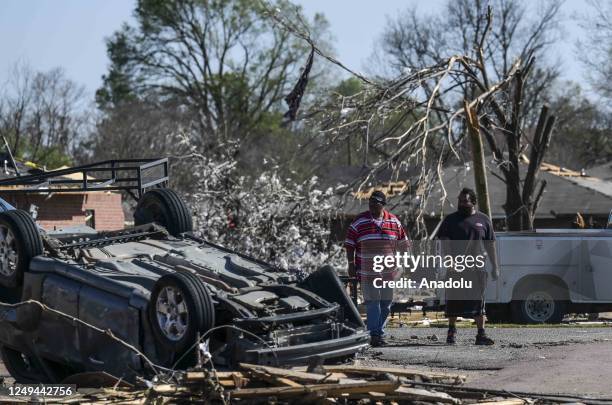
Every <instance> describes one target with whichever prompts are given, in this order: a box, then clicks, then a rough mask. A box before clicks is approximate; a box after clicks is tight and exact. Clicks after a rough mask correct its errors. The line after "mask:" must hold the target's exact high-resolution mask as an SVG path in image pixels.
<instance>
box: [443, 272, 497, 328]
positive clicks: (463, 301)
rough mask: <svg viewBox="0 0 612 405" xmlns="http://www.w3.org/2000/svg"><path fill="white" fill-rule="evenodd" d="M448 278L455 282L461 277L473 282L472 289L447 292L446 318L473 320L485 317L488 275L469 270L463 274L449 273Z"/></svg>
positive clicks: (449, 290) (448, 290)
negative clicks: (458, 317)
mask: <svg viewBox="0 0 612 405" xmlns="http://www.w3.org/2000/svg"><path fill="white" fill-rule="evenodd" d="M448 277H452V278H453V280H457V278H458V277H461V278H463V279H464V280H469V281H472V288H464V289H447V290H446V309H445V315H446V317H456V316H461V317H464V318H473V317H476V316H480V315H484V314H485V288H486V286H487V273H486V272H484V271H480V270H467V271H464V272H462V273H457V272H455V271H449V272H448Z"/></svg>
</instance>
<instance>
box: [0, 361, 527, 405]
mask: <svg viewBox="0 0 612 405" xmlns="http://www.w3.org/2000/svg"><path fill="white" fill-rule="evenodd" d="M314 367H315V368H316V369H317V370H318V371H320V372H321V373H322V374H319V373H314V372H308V371H306V370H307V369H308V368H307V367H299V368H293V369H284V368H278V367H270V366H262V365H255V364H244V363H241V364H240V366H239V368H240V369H239V370H236V371H214V370H207V369H192V370H189V371H181V372H175V373H174V374H173V375H171V376H167V378H160V379H159V380H157V381H145V380H143V381H142V384H141V386H140V387H138V386H137V387H130V386H126V385H120V384H114V385H109V386H108V387H107V388H100V389H86V390H79V392H78V394H76V395H74V396H72V397H68V398H63V399H59V400H57V401H56V402H54V403H62V404H76V403H79V404H81V403H101V404H108V403H119V404H127V403H129V404H146V403H155V404H162V403H202V404H204V403H205V404H228V403H240V404H255V403H276V404H281V403H283V404H292V403H296V404H297V403H325V404H332V403H343V404H349V403H354V404H374V403H381V404H382V403H391V404H402V403H417V402H418V403H420V404H434V403H435V404H471V403H478V404H491V403H495V404H505V405H513V404H517V405H518V404H528V403H534V402H535V401H533V400H530V399H528V398H523V397H520V398H519V397H518V396H517V395H515V394H511V393H507V392H506V393H500V392H498V391H494V392H491V393H489V392H488V391H487V390H479V389H474V388H469V387H464V386H463V383H464V382H465V376H461V375H454V374H448V373H439V372H428V371H421V370H410V369H404V368H384V367H364V366H357V365H340V366H321V365H318V364H317V365H315V366H314ZM109 381H110V380H109ZM169 381H173V382H171V383H170V382H169ZM4 399H6V398H2V396H0V402H2V403H3V400H4ZM24 400H25V402H32V401H34V402H35V401H36V399H35V398H27V399H26V398H24Z"/></svg>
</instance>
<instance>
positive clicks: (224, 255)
mask: <svg viewBox="0 0 612 405" xmlns="http://www.w3.org/2000/svg"><path fill="white" fill-rule="evenodd" d="M125 162H128V163H129V164H128V165H126V164H125ZM122 164H123V165H122ZM155 164H158V165H164V166H163V167H164V168H165V170H164V173H165V175H164V176H158V178H154V179H152V180H151V179H148V180H146V179H143V178H141V175H142V173H143V172H144V169H146V168H149V167H154V165H155ZM106 167H109V169H108V170H109V172H111V173H112V175H109V176H108V178H98V179H97V180H96V181H97V182H98V183H97V184H96V183H93V184H92V180H91V179H89V180H84V182H85V181H89V184H87V183H85V184H77V185H76V186H75V183H74V181H72V182H71V183H70V184H69V186H66V187H69V188H64V189H62V188H61V187H62V183H61V180H58V179H61V176H62V175H64V174H65V172H66V170H62V171H58V172H45V173H44V174H38V175H31V176H22V177H20V178H19V179H12V180H11V179H9V180H10V181H8V182H7V181H6V180H2V181H0V184H2V183H3V182H7V184H25V185H26V186H27V187H26V188H24V189H22V190H20V191H21V192H24V190H25V191H30V190H33V191H32V192H49V190H52V191H54V192H57V191H58V190H74V189H75V187H76V188H78V189H86V190H96V189H99V190H106V189H109V188H110V189H125V190H128V191H129V190H130V189H133V190H136V191H137V192H138V197H139V198H138V205H137V207H136V210H135V212H134V219H135V226H134V227H132V228H129V229H125V230H121V231H114V232H96V231H94V230H93V229H91V228H87V227H79V228H78V229H72V230H70V229H65V230H63V231H56V232H45V231H44V230H42V229H41V228H40V227H38V226H37V224H36V223H35V221H34V220H33V219H32V217H31V216H30V215H29V214H28V213H27V212H25V211H21V210H16V209H14V208H12V207H11V206H10V205H9V204H8V203H6V202H2V204H0V206H1V209H2V210H3V212H0V294H1V296H0V301H2V302H3V303H4V304H1V305H0V345H1V347H0V351H1V354H2V359H3V362H4V363H5V366H6V368H7V369H8V370H9V372H10V373H11V375H12V376H13V377H14V378H15V380H16V381H18V382H22V383H32V382H60V381H64V380H65V379H66V378H67V377H69V376H71V375H73V374H79V373H84V372H97V371H104V372H106V373H109V374H112V375H114V376H116V377H119V378H123V379H126V380H131V379H134V378H135V377H136V376H143V375H145V376H146V375H151V373H153V372H155V369H156V368H159V369H177V368H179V369H180V368H182V369H184V368H188V367H190V366H192V365H194V364H195V363H196V362H198V361H200V362H201V360H202V358H201V356H202V353H206V355H207V356H208V355H210V357H211V361H212V363H213V364H214V365H215V367H217V368H219V367H232V366H233V365H235V364H237V363H238V362H249V363H257V364H267V365H280V366H286V365H298V364H307V363H308V362H309V360H310V359H311V358H312V357H313V356H318V357H319V358H320V359H321V360H323V361H328V362H329V361H342V360H344V359H346V358H349V357H352V356H353V355H354V354H355V353H357V352H358V351H360V350H361V349H363V348H365V347H366V346H367V343H368V335H367V333H366V332H365V331H364V324H363V322H362V320H361V317H360V316H359V313H358V311H357V309H356V308H355V306H354V304H353V302H352V301H351V299H350V298H349V297H348V296H347V294H346V292H345V289H344V288H343V285H342V283H341V282H340V281H339V279H338V277H337V275H336V274H335V272H334V270H333V269H332V268H331V267H329V266H327V267H322V268H321V269H319V270H318V271H316V272H314V273H312V274H310V275H309V276H307V277H305V278H304V277H300V276H299V274H297V273H296V274H294V273H290V272H286V271H282V270H280V269H277V268H274V267H273V266H271V265H269V264H267V263H264V262H262V261H259V260H257V259H254V258H251V257H247V256H245V255H242V254H240V253H238V252H235V251H232V250H229V249H226V248H224V247H221V246H218V245H215V244H213V243H211V242H208V241H205V240H202V239H199V238H197V237H196V236H194V235H193V234H192V232H191V231H192V220H191V215H190V213H189V211H188V209H187V207H186V205H185V204H184V202H183V201H182V200H181V199H180V198H179V196H178V195H177V194H176V193H175V192H174V191H172V190H171V189H168V188H165V187H164V186H165V184H166V183H167V161H165V160H163V159H162V160H146V161H112V164H110V163H109V162H102V163H98V164H95V165H89V166H86V167H79V168H72V169H69V170H72V171H77V172H81V171H82V172H83V179H88V178H89V176H88V173H87V172H88V171H91V170H92V168H94V169H96V170H95V171H96V173H97V174H98V175H99V174H100V172H103V170H102V169H105V168H106ZM143 167H144V168H143ZM133 168H136V169H137V170H136V172H137V175H136V176H130V175H125V178H127V179H128V180H130V179H132V180H133V179H135V180H136V183H137V184H136V185H134V186H132V185H129V181H127V183H128V185H126V181H123V182H122V179H123V178H122V177H121V173H127V172H129V171H130V170H131V169H133ZM111 170H112V171H111ZM11 181H12V183H11ZM40 184H44V186H43V187H45V188H41V186H40Z"/></svg>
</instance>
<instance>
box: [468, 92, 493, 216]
mask: <svg viewBox="0 0 612 405" xmlns="http://www.w3.org/2000/svg"><path fill="white" fill-rule="evenodd" d="M463 105H464V108H465V116H466V118H467V127H468V133H469V135H470V144H471V145H472V162H473V164H474V183H475V184H476V194H477V195H478V205H479V208H480V211H482V212H483V213H485V214H486V215H487V216H488V217H489V218H491V220H492V219H493V218H492V217H491V203H490V202H489V186H488V185H487V172H486V166H485V158H484V148H483V147H482V139H481V138H480V125H479V123H478V114H477V113H476V110H475V109H474V108H471V107H470V106H469V105H468V103H467V101H466V100H463Z"/></svg>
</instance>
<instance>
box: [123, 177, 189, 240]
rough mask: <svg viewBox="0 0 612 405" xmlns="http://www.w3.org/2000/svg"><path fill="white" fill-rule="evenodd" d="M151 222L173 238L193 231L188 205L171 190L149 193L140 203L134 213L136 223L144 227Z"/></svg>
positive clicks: (151, 191)
mask: <svg viewBox="0 0 612 405" xmlns="http://www.w3.org/2000/svg"><path fill="white" fill-rule="evenodd" d="M151 222H155V223H157V224H159V225H161V226H163V227H165V228H166V229H167V230H168V232H169V233H170V235H173V236H179V235H180V234H181V233H183V232H190V231H192V230H193V221H192V219H191V213H190V212H189V209H188V208H187V205H186V204H185V202H184V201H183V200H182V199H181V197H179V195H178V194H177V193H176V192H175V191H174V190H171V189H169V188H157V189H154V190H150V191H147V192H146V193H144V195H143V196H142V197H141V198H140V201H138V205H137V206H136V210H135V211H134V223H135V224H136V225H144V224H148V223H151Z"/></svg>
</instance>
